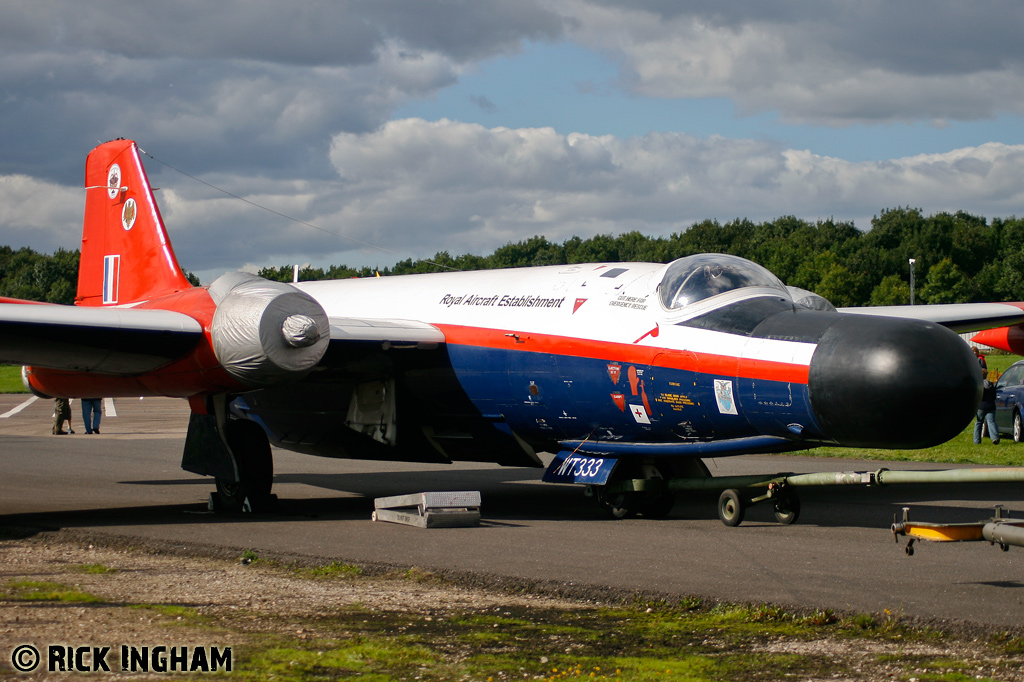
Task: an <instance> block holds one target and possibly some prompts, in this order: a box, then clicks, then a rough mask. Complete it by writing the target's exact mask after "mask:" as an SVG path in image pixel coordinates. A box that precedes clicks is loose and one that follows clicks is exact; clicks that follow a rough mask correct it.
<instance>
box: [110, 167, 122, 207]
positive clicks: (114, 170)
mask: <svg viewBox="0 0 1024 682" xmlns="http://www.w3.org/2000/svg"><path fill="white" fill-rule="evenodd" d="M120 192H121V167H120V166H118V165H117V164H116V163H115V164H113V165H112V166H111V167H110V170H108V171H107V196H108V197H110V198H111V199H116V198H117V195H118V194H119V193H120Z"/></svg>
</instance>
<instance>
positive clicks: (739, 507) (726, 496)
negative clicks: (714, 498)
mask: <svg viewBox="0 0 1024 682" xmlns="http://www.w3.org/2000/svg"><path fill="white" fill-rule="evenodd" d="M745 511H746V509H744V506H743V500H742V499H741V498H740V493H739V491H738V490H733V489H732V488H730V489H729V490H723V491H722V494H721V496H719V498H718V518H719V519H721V520H722V523H724V524H725V525H727V526H729V527H734V526H738V525H740V524H741V523H743V514H744V512H745Z"/></svg>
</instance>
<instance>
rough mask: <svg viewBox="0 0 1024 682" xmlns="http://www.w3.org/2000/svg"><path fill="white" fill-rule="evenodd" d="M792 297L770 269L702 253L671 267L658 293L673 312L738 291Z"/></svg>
mask: <svg viewBox="0 0 1024 682" xmlns="http://www.w3.org/2000/svg"><path fill="white" fill-rule="evenodd" d="M748 288H749V289H752V290H751V291H750V292H749V293H751V294H753V295H757V294H758V293H759V292H757V291H754V290H755V289H760V290H762V292H763V293H764V294H770V295H778V296H782V297H784V298H787V299H789V298H791V297H790V294H789V291H788V290H787V289H786V285H784V284H783V283H782V282H780V281H779V278H778V277H776V276H775V275H773V274H772V273H771V271H769V270H767V269H766V268H763V267H761V266H760V265H758V264H757V263H752V262H751V261H748V260H747V259H745V258H740V257H739V256H730V255H727V254H723V253H698V254H694V255H692V256H686V257H685V258H680V259H679V260H677V261H674V262H672V263H671V264H669V266H668V269H667V270H666V271H665V276H664V277H663V278H662V280H661V285H660V286H659V288H658V294H659V295H660V296H661V302H662V304H663V305H664V306H665V307H666V308H668V309H669V310H681V309H683V308H685V307H687V306H690V305H693V304H694V303H697V302H698V301H703V300H705V299H708V298H711V297H712V296H718V295H719V294H724V293H726V292H728V291H735V290H737V289H748Z"/></svg>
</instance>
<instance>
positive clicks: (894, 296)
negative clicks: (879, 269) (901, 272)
mask: <svg viewBox="0 0 1024 682" xmlns="http://www.w3.org/2000/svg"><path fill="white" fill-rule="evenodd" d="M869 302H870V303H871V305H907V304H909V303H910V284H908V283H907V282H904V281H903V280H902V279H900V278H899V277H898V276H896V275H888V276H886V277H884V278H882V281H881V282H879V283H878V286H876V287H875V288H874V289H872V291H871V299H870V301H869Z"/></svg>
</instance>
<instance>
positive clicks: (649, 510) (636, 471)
mask: <svg viewBox="0 0 1024 682" xmlns="http://www.w3.org/2000/svg"><path fill="white" fill-rule="evenodd" d="M677 476H687V477H691V478H703V477H707V476H710V472H708V469H707V467H706V466H705V465H704V462H702V461H701V460H699V459H693V460H687V461H685V462H677V463H675V466H673V465H672V464H671V463H668V462H628V463H623V464H622V465H620V467H619V468H618V469H616V470H615V473H614V475H613V476H612V478H611V479H610V480H609V481H608V484H607V485H600V486H594V494H595V495H596V497H597V501H598V504H600V505H601V506H602V507H603V508H604V510H605V511H606V512H607V513H608V515H609V516H610V517H611V518H613V519H626V518H630V517H633V516H638V515H639V516H642V517H644V518H645V519H664V518H667V517H668V515H669V514H670V513H671V512H672V507H674V506H675V502H676V495H675V492H674V491H673V490H672V489H671V488H670V487H669V481H670V480H671V479H672V478H674V477H677Z"/></svg>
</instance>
